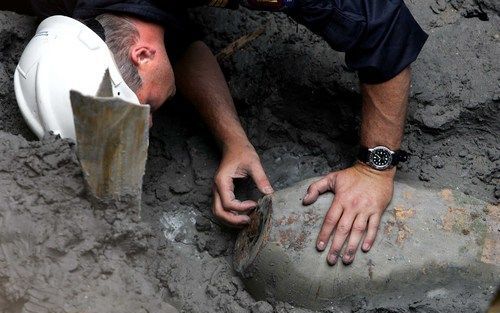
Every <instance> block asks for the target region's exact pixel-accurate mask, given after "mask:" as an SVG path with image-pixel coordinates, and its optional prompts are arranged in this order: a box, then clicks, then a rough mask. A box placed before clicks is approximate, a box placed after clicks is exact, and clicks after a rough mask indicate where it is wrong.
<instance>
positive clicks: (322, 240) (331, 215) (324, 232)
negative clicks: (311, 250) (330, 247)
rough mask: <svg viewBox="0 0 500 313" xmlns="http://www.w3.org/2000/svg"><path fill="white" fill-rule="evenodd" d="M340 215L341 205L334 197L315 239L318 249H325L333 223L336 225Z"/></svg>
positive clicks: (333, 226)
mask: <svg viewBox="0 0 500 313" xmlns="http://www.w3.org/2000/svg"><path fill="white" fill-rule="evenodd" d="M341 216H342V206H341V205H340V203H339V201H338V200H337V198H335V199H334V200H333V202H332V205H331V206H330V209H328V212H327V213H326V215H325V218H324V219H323V225H321V229H320V231H319V235H318V238H317V240H316V249H318V251H323V250H325V248H326V245H327V244H328V241H329V239H330V236H331V235H332V232H333V229H334V228H335V225H337V222H338V221H339V219H340V217H341Z"/></svg>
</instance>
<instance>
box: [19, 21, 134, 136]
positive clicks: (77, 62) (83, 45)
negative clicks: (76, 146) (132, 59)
mask: <svg viewBox="0 0 500 313" xmlns="http://www.w3.org/2000/svg"><path fill="white" fill-rule="evenodd" d="M106 69H109V74H110V76H111V82H112V89H113V96H115V97H119V98H122V99H124V100H126V101H128V102H132V103H136V104H139V100H138V99H137V96H136V95H135V93H134V92H133V91H132V90H131V89H130V88H129V87H128V86H127V84H126V83H125V82H124V81H123V78H122V76H121V75H120V72H119V71H118V67H117V66H116V63H115V61H114V58H113V54H112V53H111V51H110V50H109V48H108V46H107V45H106V43H105V42H104V41H103V40H102V39H101V38H100V37H99V36H98V35H97V34H96V33H95V32H93V31H92V30H91V29H90V28H88V27H87V26H86V25H84V24H83V23H81V22H79V21H77V20H75V19H72V18H69V17H66V16H61V15H56V16H51V17H49V18H47V19H45V20H44V21H43V22H42V23H41V24H40V26H38V29H37V31H36V34H35V36H34V37H33V38H32V39H31V41H30V42H29V44H28V46H26V48H25V50H24V52H23V54H22V56H21V59H20V60H19V64H18V65H17V68H16V71H15V73H14V89H15V92H16V99H17V104H18V105H19V108H20V109H21V112H22V115H23V117H24V119H25V120H26V122H27V123H28V125H29V127H30V128H31V130H32V131H33V132H34V133H35V134H36V135H37V136H38V137H39V138H42V137H43V135H44V134H45V132H47V131H53V132H54V133H55V134H59V135H60V136H61V137H63V138H73V139H75V126H74V122H73V111H72V109H71V102H70V98H69V91H70V90H76V91H79V92H81V93H83V94H86V95H92V96H93V95H95V94H96V92H97V90H98V88H99V84H100V83H101V81H102V79H103V76H104V73H105V71H106Z"/></svg>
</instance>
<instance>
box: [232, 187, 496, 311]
mask: <svg viewBox="0 0 500 313" xmlns="http://www.w3.org/2000/svg"><path fill="white" fill-rule="evenodd" d="M312 181H313V180H307V181H303V182H301V183H299V184H297V185H296V186H293V187H291V188H288V189H285V190H281V191H278V192H276V193H274V194H273V195H270V196H266V197H264V198H262V199H261V200H260V202H259V206H258V208H257V209H256V210H255V211H254V213H252V216H251V223H250V225H249V227H247V228H246V229H244V230H242V231H241V233H240V234H239V236H238V238H237V241H236V245H235V255H234V266H235V270H236V271H237V272H238V273H239V274H240V275H241V276H242V278H243V281H244V283H245V285H246V288H247V290H248V291H249V292H250V293H251V294H252V295H253V296H254V297H255V298H257V299H266V300H268V301H273V300H277V301H285V302H288V303H291V304H294V305H297V306H302V307H306V308H310V309H328V308H335V309H339V310H347V311H349V312H350V311H351V309H352V308H353V307H355V306H359V303H360V301H361V302H362V303H364V306H366V307H391V306H395V307H399V306H400V304H401V303H421V301H428V300H429V299H435V298H436V297H437V298H439V297H447V298H451V299H453V297H456V298H455V299H457V300H459V299H461V297H463V296H464V295H467V297H472V298H474V299H476V300H475V301H476V303H479V305H480V306H481V307H480V309H481V311H483V312H484V311H485V310H486V309H487V307H488V303H489V301H490V300H491V298H492V297H493V294H494V292H495V290H496V287H497V286H498V285H499V283H500V256H499V251H500V249H499V246H500V238H499V237H500V232H499V231H500V229H499V227H500V226H499V225H500V210H499V207H498V206H497V205H496V206H495V205H492V204H488V203H485V202H484V201H481V200H478V199H475V198H473V197H469V196H466V195H464V194H462V193H459V192H456V191H452V190H450V189H444V190H437V191H436V190H426V189H423V188H416V187H412V186H410V185H407V184H404V183H396V184H395V190H394V197H393V200H392V202H391V203H390V205H389V207H388V208H387V210H386V212H385V213H384V215H383V217H382V221H381V224H380V229H379V233H378V236H377V240H376V242H375V244H374V246H373V248H372V249H371V251H370V252H368V253H366V254H365V253H362V252H360V251H359V252H358V253H357V255H356V259H355V260H354V263H353V264H351V265H349V266H345V265H342V264H337V265H336V266H334V267H331V266H329V265H328V264H327V263H326V252H324V253H320V252H318V251H317V250H316V249H315V242H316V236H317V234H318V231H319V229H320V227H321V224H322V220H323V217H324V215H325V213H326V211H327V210H328V208H329V206H330V203H331V201H332V199H333V195H332V194H331V193H328V194H324V195H322V196H321V197H320V198H319V199H318V200H317V201H316V203H314V204H312V205H310V206H303V205H302V204H301V203H302V197H303V195H304V194H305V191H306V189H307V187H308V186H309V184H310V183H311V182H312ZM327 250H328V249H327ZM327 250H326V251H327ZM419 301H420V302H419ZM438 302H439V301H438ZM457 303H460V301H457ZM436 305H437V306H439V305H440V304H439V303H438V304H436ZM457 305H458V306H457V307H456V308H457V309H459V308H460V304H457ZM456 312H458V311H456Z"/></svg>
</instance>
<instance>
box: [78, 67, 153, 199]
mask: <svg viewBox="0 0 500 313" xmlns="http://www.w3.org/2000/svg"><path fill="white" fill-rule="evenodd" d="M105 80H106V76H105V79H104V81H103V84H106V82H105ZM108 80H109V75H108ZM103 84H101V88H100V92H99V94H100V95H103V96H105V97H93V96H85V95H82V94H81V93H79V92H76V91H71V93H70V98H71V106H72V108H73V114H74V121H75V130H76V138H77V154H78V158H79V160H80V163H81V166H82V170H83V173H84V177H85V181H86V183H87V185H88V187H89V190H90V191H91V193H92V195H93V196H94V197H96V198H97V199H100V200H104V201H107V200H118V201H122V200H123V199H124V198H129V199H134V201H136V202H138V203H140V195H141V192H142V177H143V175H144V169H145V164H146V158H147V149H148V142H149V141H148V117H149V106H142V105H136V104H132V103H128V102H126V101H124V100H122V99H119V98H112V97H106V95H109V90H108V89H109V88H106V87H105V85H104V86H103ZM108 84H110V82H108Z"/></svg>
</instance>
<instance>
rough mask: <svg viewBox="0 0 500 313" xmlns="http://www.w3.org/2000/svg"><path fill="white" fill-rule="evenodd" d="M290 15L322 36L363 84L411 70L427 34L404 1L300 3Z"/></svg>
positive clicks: (310, 0) (303, 0)
mask: <svg viewBox="0 0 500 313" xmlns="http://www.w3.org/2000/svg"><path fill="white" fill-rule="evenodd" d="M296 1H297V4H296V6H295V8H294V9H292V10H290V11H289V12H288V13H289V15H290V16H291V17H292V18H294V19H295V20H296V21H298V22H299V23H301V24H303V25H305V26H306V27H308V28H309V29H310V30H311V31H313V32H315V33H316V34H318V35H320V36H322V37H323V38H324V39H325V40H326V41H327V42H328V44H329V45H330V46H331V47H332V48H333V49H335V50H337V51H343V52H345V61H346V65H347V66H348V67H349V68H350V69H352V70H356V71H358V75H359V78H360V80H361V82H363V83H367V84H376V83H382V82H385V81H387V80H389V79H391V78H393V77H394V76H396V75H397V74H399V73H400V72H401V71H402V70H404V69H405V68H406V67H407V66H409V65H410V64H411V63H412V62H413V61H415V59H416V58H417V56H418V54H419V53H420V51H421V50H422V47H423V45H424V43H425V41H426V40H427V34H426V33H425V32H424V31H423V30H422V28H421V27H420V26H419V25H418V23H417V22H416V21H415V19H414V18H413V16H412V15H411V13H410V11H409V10H408V8H407V7H406V5H405V4H404V2H403V1H402V0H296Z"/></svg>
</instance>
